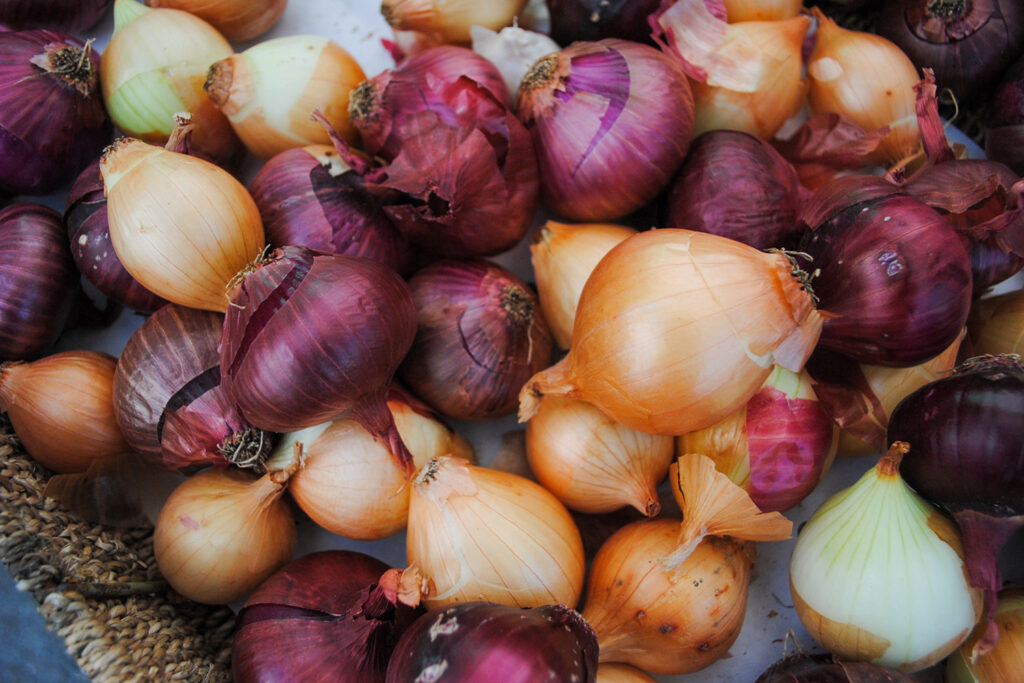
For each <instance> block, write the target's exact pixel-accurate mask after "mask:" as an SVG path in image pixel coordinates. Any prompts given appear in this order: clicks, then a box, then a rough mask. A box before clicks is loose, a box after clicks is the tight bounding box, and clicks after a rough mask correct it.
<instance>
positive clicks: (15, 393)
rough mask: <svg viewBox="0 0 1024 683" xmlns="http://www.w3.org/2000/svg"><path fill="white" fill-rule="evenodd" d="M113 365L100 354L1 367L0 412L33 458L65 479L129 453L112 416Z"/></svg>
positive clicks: (85, 353)
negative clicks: (65, 475) (8, 419)
mask: <svg viewBox="0 0 1024 683" xmlns="http://www.w3.org/2000/svg"><path fill="white" fill-rule="evenodd" d="M115 366H116V361H115V359H114V358H113V357H112V356H110V355H109V354H106V353H101V352H99V351H64V352H62V353H55V354H53V355H50V356H46V357H45V358H40V359H39V360H35V361H31V362H24V361H11V362H9V363H0V411H3V412H5V413H7V416H8V417H9V418H10V420H11V426H12V427H14V433H15V434H17V435H18V439H19V440H20V441H21V445H22V446H23V447H24V448H25V451H26V452H27V453H28V454H29V455H31V456H32V458H33V459H35V460H36V461H37V462H39V463H40V464H41V465H43V466H45V467H48V468H50V469H51V470H53V471H55V472H60V473H64V474H67V473H74V472H85V471H86V470H87V469H88V468H89V466H90V465H91V464H92V463H94V462H97V461H112V460H113V459H115V458H117V457H119V456H121V455H124V454H125V453H127V452H128V450H129V449H128V444H127V443H125V440H124V437H123V436H122V435H121V430H120V428H119V427H118V426H117V419H116V418H115V417H114V391H113V385H114V368H115Z"/></svg>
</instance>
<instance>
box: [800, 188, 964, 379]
mask: <svg viewBox="0 0 1024 683" xmlns="http://www.w3.org/2000/svg"><path fill="white" fill-rule="evenodd" d="M802 220H803V221H804V222H805V223H806V224H807V225H808V226H810V227H812V229H813V230H812V232H809V233H807V234H805V235H804V238H803V239H802V240H801V243H800V250H801V251H803V252H806V253H807V254H809V255H810V256H811V258H812V266H811V267H812V268H813V269H814V270H819V269H820V274H819V275H818V276H817V278H816V279H815V280H814V282H813V288H814V292H815V294H816V295H817V296H818V297H819V303H818V309H819V310H822V311H826V312H828V313H830V314H832V315H833V316H835V317H830V318H827V319H826V320H825V324H824V326H823V328H822V333H821V340H820V342H819V344H820V345H821V346H822V347H824V348H828V349H832V350H834V351H838V352H840V353H842V354H844V355H847V356H849V357H850V358H852V359H854V360H857V361H859V362H862V363H871V364H874V365H886V366H909V365H916V364H918V363H921V362H923V361H925V360H927V359H928V358H931V357H933V356H935V355H938V353H939V352H941V351H942V350H943V349H945V348H946V347H947V346H949V345H950V343H952V342H953V340H954V339H956V337H957V335H958V334H959V333H960V330H961V329H962V328H963V326H964V324H965V323H966V322H967V314H968V311H969V309H970V304H971V264H970V260H969V259H968V256H967V252H966V250H965V249H964V246H963V243H962V241H961V239H960V236H959V235H958V234H957V233H956V231H955V230H954V229H953V227H952V226H951V225H950V224H949V223H948V222H946V221H945V220H944V219H943V217H942V216H940V215H939V214H938V212H936V211H935V210H934V209H932V208H931V207H929V206H927V205H926V204H924V203H923V202H921V201H920V200H918V199H915V198H913V197H910V196H907V195H904V194H902V193H900V191H899V189H898V188H896V187H895V186H893V185H891V184H889V183H887V182H886V181H884V180H881V179H877V178H871V177H861V176H845V177H840V178H837V179H835V180H832V181H830V182H829V183H827V184H826V185H824V186H822V187H821V188H820V189H819V190H818V191H817V192H816V193H815V195H814V197H813V198H812V200H811V201H810V202H809V203H808V204H807V205H805V207H804V209H803V212H802Z"/></svg>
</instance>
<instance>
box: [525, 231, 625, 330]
mask: <svg viewBox="0 0 1024 683" xmlns="http://www.w3.org/2000/svg"><path fill="white" fill-rule="evenodd" d="M635 234H636V230H634V229H632V228H627V227H625V226H623V225H614V224H612V223H578V224H570V223H559V222H557V221H548V222H546V223H545V224H544V225H543V226H541V227H540V229H539V230H537V232H535V233H534V235H533V243H532V244H531V245H530V260H531V262H532V264H533V273H534V277H535V278H536V280H537V296H538V297H539V298H540V310H541V312H542V313H543V314H544V320H545V321H547V323H548V327H549V328H550V329H551V332H552V334H554V336H555V341H556V342H558V345H559V346H560V347H562V348H563V349H567V348H569V342H570V340H571V339H572V326H573V323H574V322H575V320H576V305H577V304H578V303H579V300H580V293H581V292H582V291H583V285H584V284H586V282H587V278H588V277H590V273H591V272H592V271H593V270H594V267H595V266H596V265H597V263H598V261H600V260H601V259H602V258H604V255H605V254H607V253H608V252H609V251H611V248H612V247H614V246H615V245H616V244H618V243H619V242H621V241H623V240H624V239H626V238H627V237H629V236H631V235H635Z"/></svg>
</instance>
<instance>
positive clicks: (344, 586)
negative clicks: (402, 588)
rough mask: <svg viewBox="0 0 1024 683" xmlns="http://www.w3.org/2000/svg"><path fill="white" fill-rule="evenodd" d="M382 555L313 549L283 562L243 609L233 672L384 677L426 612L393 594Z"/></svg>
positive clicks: (271, 677)
mask: <svg viewBox="0 0 1024 683" xmlns="http://www.w3.org/2000/svg"><path fill="white" fill-rule="evenodd" d="M388 571H395V570H389V568H388V566H387V565H386V564H384V563H383V562H381V561H380V560H378V559H376V558H374V557H371V556H369V555H366V554H364V553H360V552H355V551H350V550H327V551H321V552H317V553H311V554H309V555H305V556H303V557H300V558H299V559H297V560H294V561H293V562H290V563H289V564H287V565H285V566H284V567H283V568H281V569H280V570H278V571H277V572H276V573H275V574H273V575H271V576H270V577H269V578H268V579H267V580H266V581H264V582H263V583H262V584H261V585H260V587H259V588H257V589H256V591H255V592H254V593H253V594H252V595H251V596H249V599H248V600H246V602H245V604H244V605H243V606H242V609H241V611H240V612H239V614H238V630H237V633H236V635H235V639H234V643H233V645H232V651H231V652H232V656H231V670H232V674H233V676H234V679H235V680H236V681H238V682H239V683H248V682H249V681H284V680H332V681H339V682H342V683H363V682H364V681H365V682H372V683H383V681H384V674H385V671H386V667H387V661H388V659H389V657H390V655H391V651H392V650H393V648H394V646H395V645H396V644H397V642H398V639H399V637H400V636H401V635H402V633H403V632H404V631H405V630H406V629H407V628H408V627H409V626H410V625H411V624H412V623H414V621H415V620H416V618H417V617H419V616H420V615H421V614H422V612H423V610H422V609H418V608H416V607H409V606H407V605H405V604H402V603H401V602H399V601H397V600H396V599H395V598H394V597H388V596H386V595H385V593H384V591H383V590H382V583H383V582H382V580H381V579H382V576H383V575H384V573H385V572H388Z"/></svg>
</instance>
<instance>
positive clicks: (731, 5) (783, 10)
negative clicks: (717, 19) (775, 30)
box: [722, 0, 801, 24]
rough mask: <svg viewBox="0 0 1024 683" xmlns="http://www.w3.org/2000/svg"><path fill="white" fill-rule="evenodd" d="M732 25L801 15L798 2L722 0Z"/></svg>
mask: <svg viewBox="0 0 1024 683" xmlns="http://www.w3.org/2000/svg"><path fill="white" fill-rule="evenodd" d="M722 4H723V5H725V12H726V16H727V17H728V19H729V23H730V24H734V23H736V22H739V21H778V20H779V19H788V18H790V17H795V16H796V15H797V14H799V13H800V9H801V3H800V2H798V0H722Z"/></svg>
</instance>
